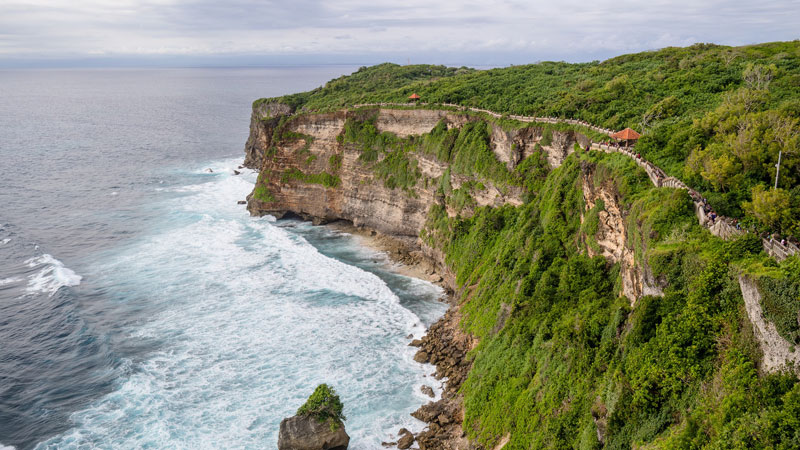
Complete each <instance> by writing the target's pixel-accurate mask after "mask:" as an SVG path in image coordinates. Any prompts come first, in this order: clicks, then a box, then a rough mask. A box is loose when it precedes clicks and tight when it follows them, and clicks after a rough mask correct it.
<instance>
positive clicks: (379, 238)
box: [324, 220, 480, 450]
mask: <svg viewBox="0 0 800 450" xmlns="http://www.w3.org/2000/svg"><path fill="white" fill-rule="evenodd" d="M324 226H327V227H330V228H331V229H333V230H337V231H340V232H343V233H348V234H350V235H352V236H354V237H355V238H356V239H357V241H358V244H359V245H363V246H364V247H365V248H369V249H371V250H373V251H377V252H380V253H384V254H386V256H387V259H388V262H389V264H390V267H388V269H390V270H392V271H394V272H396V273H399V274H401V275H404V276H408V277H412V278H417V279H420V280H424V281H428V282H431V283H433V284H436V285H438V286H440V287H441V288H442V289H444V295H443V296H442V299H441V301H442V302H443V303H445V304H447V305H448V308H447V310H446V311H445V313H444V315H442V317H440V318H439V319H438V320H437V321H436V322H434V323H433V324H431V325H430V327H428V328H427V330H426V331H425V335H423V336H422V337H421V338H420V339H414V340H412V341H411V342H410V343H409V344H408V345H409V346H411V347H416V348H418V350H417V352H416V354H415V356H414V360H415V361H417V362H418V363H420V364H425V363H429V364H432V365H433V366H434V367H436V371H435V373H433V374H432V376H433V378H434V379H436V380H437V381H443V384H442V392H441V395H440V396H439V398H438V399H435V400H433V399H432V400H431V401H428V403H425V404H422V405H421V406H420V407H419V408H418V409H417V410H416V411H414V412H413V413H411V416H412V417H415V418H416V419H419V420H421V421H422V422H425V423H426V424H427V425H426V426H425V427H424V428H423V430H422V431H421V432H419V433H417V434H416V435H414V441H413V442H412V444H409V446H410V445H413V443H416V444H417V445H416V446H413V447H410V448H411V449H412V450H413V449H415V448H416V449H421V450H453V449H459V450H466V449H475V448H480V447H476V446H475V445H474V444H472V443H471V442H469V440H468V439H467V437H466V433H464V430H463V428H462V426H461V424H462V422H463V420H464V407H463V398H462V396H461V394H459V393H458V390H459V389H460V387H461V384H462V383H463V382H464V380H465V379H466V377H467V374H468V373H469V369H470V368H471V366H472V363H471V361H468V360H467V357H466V356H467V352H468V351H469V350H472V349H473V348H475V346H476V345H477V341H476V340H475V338H473V337H472V336H470V335H468V334H466V333H464V332H463V331H462V330H461V328H460V326H459V323H460V321H461V314H460V312H459V307H458V304H457V303H456V298H455V293H454V290H453V289H452V287H451V286H450V285H448V284H447V282H446V281H445V279H444V278H443V276H442V275H441V274H440V273H439V271H438V270H437V269H436V265H435V264H434V262H433V261H432V260H431V259H430V258H429V257H428V256H426V255H425V254H423V252H422V251H421V250H420V249H419V248H418V246H419V244H418V242H419V241H418V239H417V238H412V237H397V236H390V235H386V234H383V233H381V232H379V231H376V230H371V229H368V228H366V227H357V226H355V225H353V224H352V223H350V222H348V221H346V220H337V221H334V222H329V223H326V224H324ZM402 435H403V433H402V432H399V433H397V434H396V435H393V436H397V437H401V436H402ZM387 438H388V437H387ZM399 443H400V441H399V440H398V442H383V446H384V447H389V448H392V447H397V448H400V447H399ZM409 446H405V447H403V448H409Z"/></svg>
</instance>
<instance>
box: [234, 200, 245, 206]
mask: <svg viewBox="0 0 800 450" xmlns="http://www.w3.org/2000/svg"><path fill="white" fill-rule="evenodd" d="M236 204H237V205H246V204H247V200H239V201H238V202H236Z"/></svg>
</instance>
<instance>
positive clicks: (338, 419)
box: [278, 384, 350, 450]
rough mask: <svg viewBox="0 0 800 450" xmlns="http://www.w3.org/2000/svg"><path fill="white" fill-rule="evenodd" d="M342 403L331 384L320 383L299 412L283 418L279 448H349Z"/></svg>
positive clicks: (343, 449)
mask: <svg viewBox="0 0 800 450" xmlns="http://www.w3.org/2000/svg"><path fill="white" fill-rule="evenodd" d="M344 420H345V417H344V415H343V414H342V402H341V401H340V400H339V396H338V395H336V391H335V390H333V388H331V387H329V386H328V385H327V384H321V385H319V386H317V388H316V389H315V390H314V393H313V394H311V397H309V398H308V400H307V401H306V403H305V404H304V405H303V406H301V407H300V409H298V410H297V414H296V415H295V416H292V417H287V418H285V419H283V420H282V421H281V425H280V432H279V433H278V450H346V449H347V446H348V444H349V443H350V436H348V435H347V432H345V430H344V423H343V421H344Z"/></svg>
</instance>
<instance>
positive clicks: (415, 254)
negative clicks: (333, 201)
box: [324, 220, 453, 306]
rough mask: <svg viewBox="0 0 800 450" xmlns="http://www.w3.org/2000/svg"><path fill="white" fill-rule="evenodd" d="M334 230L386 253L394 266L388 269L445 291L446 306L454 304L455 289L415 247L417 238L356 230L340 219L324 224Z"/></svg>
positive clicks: (367, 246) (365, 245)
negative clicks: (453, 292)
mask: <svg viewBox="0 0 800 450" xmlns="http://www.w3.org/2000/svg"><path fill="white" fill-rule="evenodd" d="M324 226H327V227H330V228H331V229H334V230H337V231H340V232H343V233H348V234H350V235H352V236H353V237H355V238H356V240H357V241H358V243H359V245H362V246H363V247H366V248H369V249H371V250H374V251H377V252H379V253H384V254H386V256H387V258H388V260H389V262H390V263H391V265H390V266H389V268H390V269H391V270H392V271H393V272H395V273H398V274H400V275H404V276H407V277H411V278H417V279H419V280H423V281H427V282H429V283H433V284H435V285H437V286H439V287H441V288H442V289H444V290H445V295H444V296H443V299H444V303H446V304H448V305H451V306H452V305H453V302H452V289H451V287H450V286H448V285H447V284H446V283H445V281H444V278H443V277H442V275H441V274H439V273H438V271H437V270H436V268H435V266H434V264H432V263H431V261H430V260H429V259H428V258H427V257H426V256H424V255H423V254H422V252H421V251H419V250H412V248H414V247H416V239H415V238H410V237H409V238H405V239H403V238H398V237H394V236H389V235H386V234H383V233H381V232H379V231H375V230H371V229H367V228H363V227H357V226H355V225H353V224H351V223H350V222H348V221H345V220H337V221H335V222H330V223H326V224H324Z"/></svg>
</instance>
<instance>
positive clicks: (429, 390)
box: [419, 384, 436, 398]
mask: <svg viewBox="0 0 800 450" xmlns="http://www.w3.org/2000/svg"><path fill="white" fill-rule="evenodd" d="M419 390H420V391H422V393H423V394H425V395H427V396H428V397H430V398H433V397H436V395H435V394H434V393H433V388H431V387H430V386H425V385H424V384H423V385H422V387H421V388H419Z"/></svg>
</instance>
